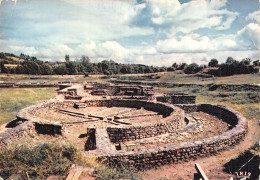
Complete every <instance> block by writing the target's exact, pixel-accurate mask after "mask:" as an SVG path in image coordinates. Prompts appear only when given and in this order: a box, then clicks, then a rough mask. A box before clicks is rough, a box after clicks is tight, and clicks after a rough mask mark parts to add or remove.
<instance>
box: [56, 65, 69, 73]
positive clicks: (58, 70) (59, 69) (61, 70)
mask: <svg viewBox="0 0 260 180" xmlns="http://www.w3.org/2000/svg"><path fill="white" fill-rule="evenodd" d="M53 70H54V72H55V74H59V75H65V74H68V73H69V71H68V69H67V67H66V66H65V64H59V65H55V66H54V67H53Z"/></svg>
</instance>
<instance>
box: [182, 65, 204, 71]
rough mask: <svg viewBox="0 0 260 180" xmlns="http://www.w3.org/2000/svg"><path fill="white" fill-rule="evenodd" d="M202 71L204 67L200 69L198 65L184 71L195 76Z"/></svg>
mask: <svg viewBox="0 0 260 180" xmlns="http://www.w3.org/2000/svg"><path fill="white" fill-rule="evenodd" d="M201 70H202V67H200V66H199V65H198V64H196V63H192V64H189V65H188V66H187V67H186V68H185V69H184V70H183V71H184V73H185V74H194V73H197V72H199V71H201Z"/></svg>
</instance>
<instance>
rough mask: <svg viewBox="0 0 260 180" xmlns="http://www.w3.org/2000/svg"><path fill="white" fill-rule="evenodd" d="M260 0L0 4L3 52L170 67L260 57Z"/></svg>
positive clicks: (18, 0) (21, 0) (26, 0)
mask: <svg viewBox="0 0 260 180" xmlns="http://www.w3.org/2000/svg"><path fill="white" fill-rule="evenodd" d="M259 46H260V0H0V51H2V52H10V53H14V54H16V55H19V54H20V53H24V54H28V55H31V56H36V57H37V58H39V59H42V60H48V61H64V57H65V55H66V54H69V55H70V59H71V60H76V59H80V57H81V56H82V55H85V56H88V57H89V58H90V59H91V61H92V62H99V61H101V60H114V61H116V62H118V63H137V64H146V65H154V66H170V65H172V64H173V63H174V62H176V63H183V62H185V63H193V62H195V63H198V64H208V62H209V61H210V60H211V59H212V58H216V59H218V61H219V62H225V61H226V59H227V57H229V56H230V57H233V58H235V59H237V60H242V59H243V58H251V59H252V60H257V59H260V47H259Z"/></svg>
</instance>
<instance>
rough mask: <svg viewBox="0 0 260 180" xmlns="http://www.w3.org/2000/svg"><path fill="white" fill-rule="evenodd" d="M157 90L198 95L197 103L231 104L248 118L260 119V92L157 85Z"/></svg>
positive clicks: (230, 105)
mask: <svg viewBox="0 0 260 180" xmlns="http://www.w3.org/2000/svg"><path fill="white" fill-rule="evenodd" d="M155 90H156V92H159V93H164V92H173V93H180V92H182V93H187V94H193V95H196V102H197V103H211V104H221V105H224V106H229V107H232V108H234V109H235V110H237V111H239V112H241V113H242V114H243V115H244V116H245V117H246V118H248V119H254V120H258V119H260V108H259V107H260V99H259V98H260V97H259V93H258V92H220V91H208V90H207V89H206V88H198V87H189V88H187V87H176V88H166V87H156V88H155Z"/></svg>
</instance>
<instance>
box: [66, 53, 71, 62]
mask: <svg viewBox="0 0 260 180" xmlns="http://www.w3.org/2000/svg"><path fill="white" fill-rule="evenodd" d="M65 61H66V62H69V61H70V55H68V54H66V55H65Z"/></svg>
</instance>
